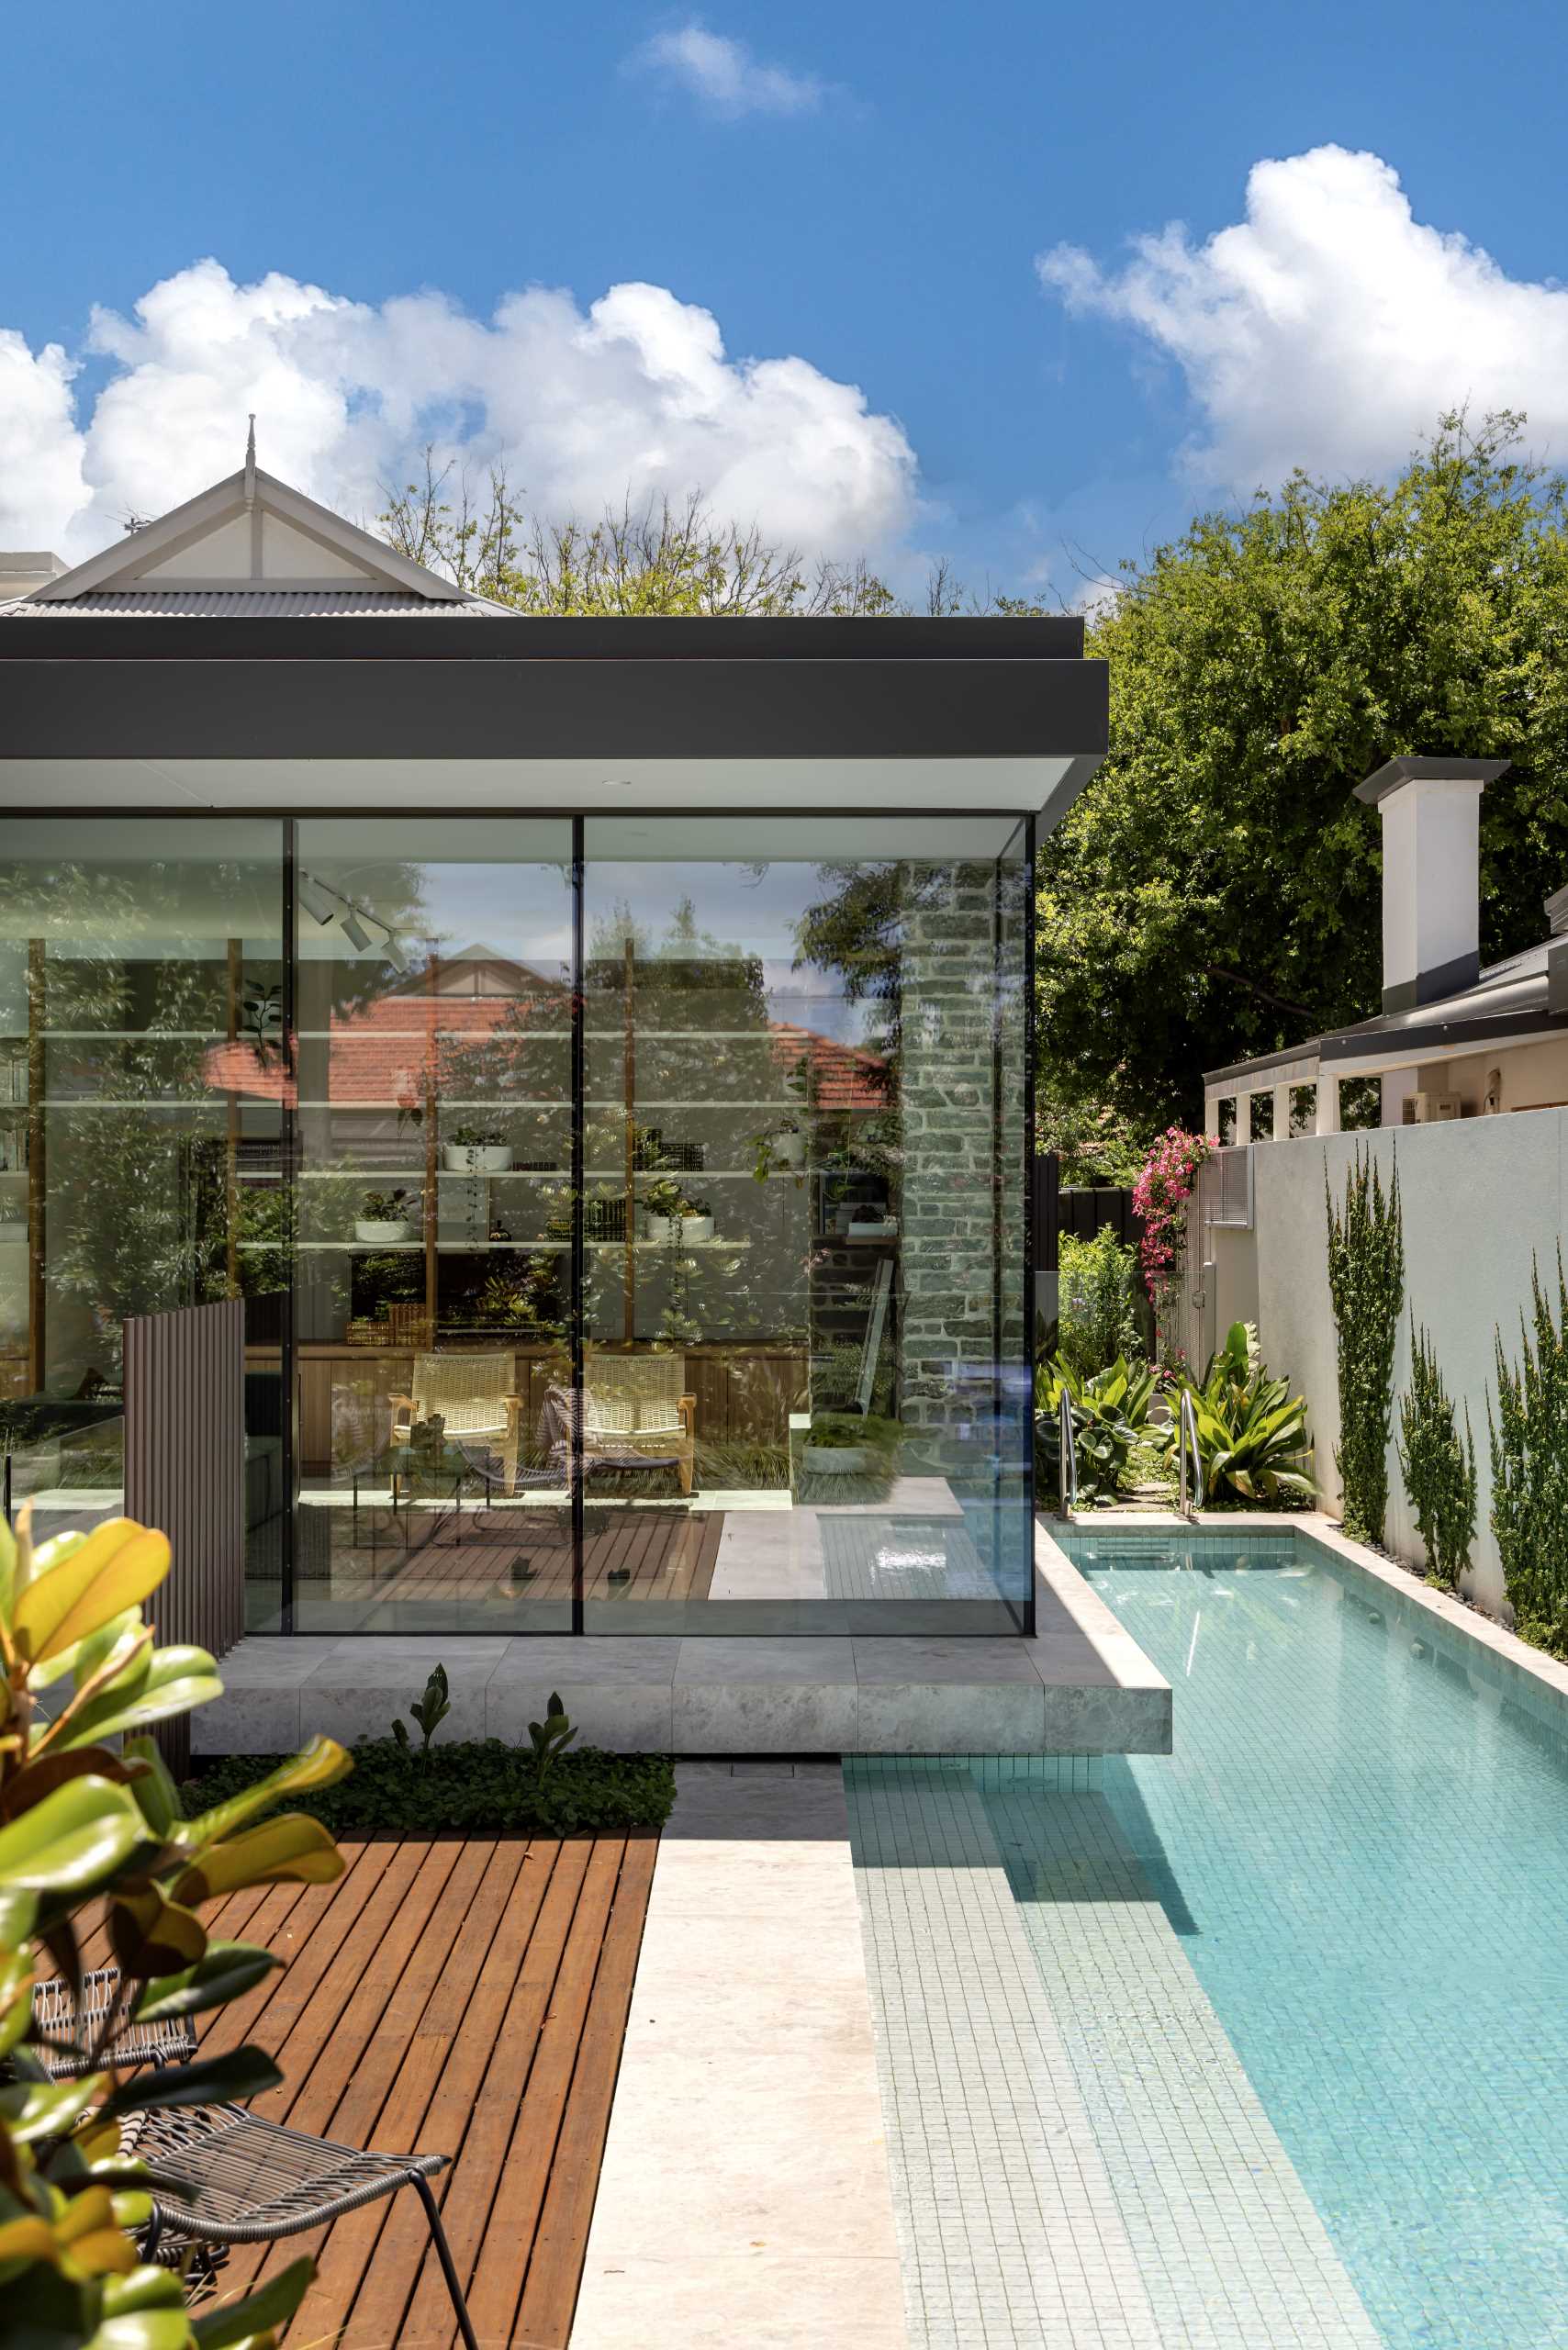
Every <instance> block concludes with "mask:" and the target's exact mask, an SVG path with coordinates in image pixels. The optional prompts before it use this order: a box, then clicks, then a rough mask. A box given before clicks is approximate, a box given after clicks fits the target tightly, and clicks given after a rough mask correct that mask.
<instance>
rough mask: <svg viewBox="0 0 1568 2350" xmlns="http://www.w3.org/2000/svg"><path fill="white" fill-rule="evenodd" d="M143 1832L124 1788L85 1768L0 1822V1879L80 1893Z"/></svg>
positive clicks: (107, 1872) (62, 1893)
mask: <svg viewBox="0 0 1568 2350" xmlns="http://www.w3.org/2000/svg"><path fill="white" fill-rule="evenodd" d="M145 1838H146V1829H145V1827H144V1825H143V1822H142V1818H141V1814H140V1810H139V1809H138V1808H137V1806H136V1804H135V1802H134V1801H133V1800H132V1798H131V1796H129V1794H128V1792H127V1791H126V1789H125V1788H124V1787H118V1786H115V1785H111V1783H110V1782H109V1781H108V1780H107V1779H103V1778H100V1777H99V1776H98V1775H97V1774H96V1773H95V1772H89V1773H88V1774H87V1775H86V1777H85V1778H81V1779H71V1780H68V1781H67V1782H66V1784H65V1785H64V1786H62V1787H56V1788H55V1790H54V1792H53V1793H52V1795H47V1796H44V1797H43V1799H42V1801H41V1802H40V1803H36V1804H35V1805H34V1806H33V1807H32V1809H31V1810H30V1811H26V1812H24V1813H23V1814H22V1816H21V1818H19V1819H13V1820H11V1821H10V1822H9V1823H8V1824H7V1825H6V1827H4V1828H0V1881H8V1882H9V1884H10V1885H12V1886H21V1887H22V1888H23V1890H24V1891H28V1892H37V1893H43V1894H52V1895H54V1896H55V1897H58V1898H63V1897H67V1896H74V1897H80V1896H81V1895H83V1894H84V1893H90V1892H91V1891H92V1890H93V1888H94V1887H95V1886H98V1885H100V1884H102V1883H103V1881H104V1879H105V1878H106V1877H108V1876H111V1875H112V1874H114V1872H115V1870H117V1869H118V1868H122V1867H123V1866H124V1864H125V1863H126V1862H127V1861H128V1860H129V1858H130V1855H131V1854H132V1852H135V1851H136V1850H137V1848H138V1846H139V1845H140V1844H141V1843H142V1842H143V1841H145Z"/></svg>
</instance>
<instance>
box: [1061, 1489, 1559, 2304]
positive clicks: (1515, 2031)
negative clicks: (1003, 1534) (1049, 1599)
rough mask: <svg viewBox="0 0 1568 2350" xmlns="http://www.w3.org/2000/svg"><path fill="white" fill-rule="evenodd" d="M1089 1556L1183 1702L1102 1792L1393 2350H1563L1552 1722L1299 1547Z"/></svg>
mask: <svg viewBox="0 0 1568 2350" xmlns="http://www.w3.org/2000/svg"><path fill="white" fill-rule="evenodd" d="M1069 1547H1070V1550H1071V1552H1072V1555H1073V1557H1074V1559H1075V1561H1077V1563H1078V1564H1079V1566H1080V1567H1081V1569H1082V1570H1083V1572H1085V1573H1086V1574H1087V1575H1088V1577H1089V1578H1090V1580H1091V1581H1092V1583H1093V1584H1094V1585H1095V1587H1096V1588H1097V1589H1098V1590H1099V1592H1100V1593H1101V1595H1102V1596H1103V1598H1104V1599H1106V1600H1107V1601H1108V1603H1109V1604H1110V1606H1112V1607H1113V1608H1114V1610H1115V1613H1116V1614H1117V1616H1118V1617H1120V1618H1121V1620H1122V1622H1123V1623H1124V1624H1125V1625H1126V1628H1127V1629H1128V1630H1129V1631H1130V1632H1131V1633H1132V1634H1133V1635H1134V1637H1135V1638H1136V1639H1137V1641H1138V1643H1139V1645H1140V1646H1141V1647H1142V1648H1143V1649H1144V1650H1145V1651H1146V1652H1147V1653H1148V1655H1149V1656H1150V1657H1152V1658H1153V1659H1154V1661H1155V1662H1156V1663H1157V1664H1158V1665H1159V1668H1160V1670H1161V1672H1163V1673H1166V1674H1167V1675H1168V1676H1169V1678H1170V1681H1171V1682H1172V1684H1173V1685H1174V1687H1175V1691H1176V1751H1175V1754H1174V1755H1173V1756H1171V1757H1170V1758H1168V1759H1156V1758H1152V1757H1150V1758H1142V1757H1133V1758H1123V1759H1118V1760H1116V1761H1114V1762H1113V1761H1109V1760H1108V1761H1107V1762H1106V1763H1105V1765H1104V1774H1103V1788H1104V1794H1105V1796H1106V1799H1107V1801H1108V1802H1109V1804H1110V1806H1111V1807H1112V1810H1113V1812H1114V1816H1115V1818H1116V1821H1117V1823H1118V1825H1119V1827H1120V1829H1121V1830H1122V1833H1123V1835H1124V1836H1125V1837H1126V1841H1128V1842H1129V1843H1130V1844H1131V1845H1132V1847H1133V1849H1134V1850H1135V1852H1137V1854H1138V1856H1139V1858H1140V1860H1141V1862H1142V1863H1143V1866H1144V1868H1145V1870H1146V1872H1147V1873H1148V1876H1149V1878H1150V1879H1151V1881H1152V1882H1153V1884H1154V1886H1156V1888H1157V1890H1158V1892H1159V1897H1160V1899H1161V1901H1162V1902H1163V1904H1164V1907H1165V1910H1166V1914H1167V1916H1168V1917H1169V1918H1170V1921H1171V1923H1172V1925H1173V1926H1174V1927H1175V1929H1176V1930H1177V1932H1178V1933H1179V1934H1180V1935H1181V1936H1182V1946H1183V1948H1184V1949H1185V1951H1186V1953H1187V1955H1188V1957H1189V1959H1190V1960H1191V1962H1192V1964H1193V1969H1194V1971H1195V1972H1196V1974H1197V1975H1198V1978H1199V1980H1200V1982H1201V1983H1202V1985H1203V1987H1204V1991H1205V1992H1206V1993H1207V1995H1208V1997H1209V1999H1210V2000H1211V2001H1212V2003H1213V2005H1214V2007H1215V2009H1216V2011H1217V2013H1218V2015H1219V2018H1220V2020H1221V2022H1222V2023H1223V2025H1224V2026H1225V2029H1226V2032H1227V2034H1228V2036H1229V2038H1230V2040H1231V2042H1232V2043H1233V2044H1234V2046H1235V2048H1236V2050H1237V2053H1238V2055H1239V2057H1240V2059H1241V2061H1242V2063H1243V2065H1245V2066H1246V2069H1247V2072H1248V2074H1249V2076H1250V2078H1251V2080H1252V2082H1253V2084H1254V2086H1255V2087H1256V2088H1257V2090H1258V2093H1259V2095H1260V2098H1261V2099H1262V2102H1263V2105H1264V2107H1265V2109H1266V2110H1267V2113H1268V2115H1269V2118H1270V2120H1271V2121H1272V2123H1273V2125H1274V2128H1275V2130H1276V2131H1277V2132H1278V2133H1279V2136H1280V2138H1281V2139H1282V2142H1283V2143H1284V2146H1285V2148H1286V2150H1287V2152H1288V2153H1289V2154H1290V2156H1291V2158H1292V2160H1293V2162H1294V2165H1295V2167H1296V2170H1297V2172H1298V2173H1299V2175H1300V2177H1301V2179H1302V2181H1303V2183H1304V2185H1305V2188H1306V2189H1307V2192H1308V2193H1309V2194H1310V2196H1311V2197H1312V2199H1313V2201H1314V2203H1315V2204H1316V2208H1317V2210H1318V2211H1319V2213H1320V2214H1321V2216H1322V2218H1323V2221H1324V2222H1325V2224H1326V2225H1327V2229H1328V2232H1329V2235H1330V2237H1331V2239H1332V2242H1333V2244H1334V2247H1335V2249H1336V2251H1337V2252H1338V2255H1339V2257H1340V2259H1341V2260H1342V2261H1343V2263H1344V2265H1345V2266H1346V2268H1347V2269H1348V2271H1349V2272H1350V2277H1351V2278H1352V2280H1353V2282H1354V2284H1355V2286H1356V2288H1357V2289H1358V2291H1359V2292H1360V2294H1361V2300H1362V2301H1363V2303H1364V2305H1365V2308H1366V2310H1367V2312H1368V2314H1369V2315H1370V2317H1371V2318H1372V2322H1374V2324H1375V2325H1376V2327H1377V2329H1378V2331H1379V2333H1380V2334H1381V2335H1382V2338H1383V2342H1384V2344H1386V2345H1387V2350H1550V2345H1556V2344H1563V2345H1568V1747H1565V1743H1564V1740H1563V1738H1562V1734H1561V1732H1560V1730H1559V1729H1558V1728H1557V1727H1556V1725H1555V1724H1554V1723H1552V1722H1551V1720H1550V1719H1549V1718H1547V1717H1546V1716H1545V1714H1544V1711H1543V1714H1542V1715H1541V1716H1540V1717H1537V1716H1535V1715H1533V1714H1531V1713H1528V1712H1526V1711H1524V1710H1523V1709H1522V1708H1521V1707H1519V1706H1518V1705H1517V1704H1515V1703H1513V1702H1511V1701H1510V1700H1509V1699H1508V1698H1506V1696H1505V1695H1503V1694H1502V1692H1501V1691H1499V1690H1498V1689H1496V1688H1495V1687H1493V1686H1490V1685H1488V1684H1486V1683H1484V1681H1482V1680H1481V1679H1479V1678H1478V1677H1477V1676H1476V1675H1475V1673H1473V1671H1471V1670H1469V1669H1467V1665H1466V1662H1465V1660H1464V1658H1463V1657H1462V1654H1461V1653H1460V1652H1459V1651H1458V1650H1457V1649H1455V1650H1453V1651H1449V1650H1447V1649H1443V1650H1439V1649H1438V1648H1436V1647H1434V1645H1433V1643H1432V1640H1431V1639H1430V1637H1429V1635H1428V1631H1427V1628H1426V1625H1425V1623H1424V1622H1417V1621H1415V1620H1413V1619H1412V1618H1411V1617H1410V1616H1408V1615H1407V1614H1406V1612H1405V1611H1404V1610H1403V1609H1400V1608H1399V1607H1397V1606H1394V1605H1392V1604H1390V1603H1388V1602H1385V1601H1384V1600H1383V1596H1382V1595H1380V1594H1379V1593H1378V1592H1377V1591H1376V1590H1375V1588H1372V1587H1370V1586H1369V1585H1368V1584H1367V1583H1365V1582H1364V1581H1363V1580H1362V1579H1361V1578H1359V1577H1355V1576H1354V1575H1353V1571H1350V1570H1342V1569H1340V1568H1338V1566H1337V1565H1336V1564H1335V1563H1334V1562H1333V1561H1331V1560H1330V1558H1329V1556H1328V1554H1327V1552H1325V1551H1322V1550H1318V1549H1317V1548H1316V1546H1315V1545H1313V1544H1311V1543H1309V1542H1307V1541H1302V1542H1301V1543H1300V1544H1299V1545H1297V1544H1295V1543H1294V1542H1291V1541H1279V1542H1274V1541H1264V1542H1262V1543H1257V1542H1254V1543H1252V1544H1250V1545H1249V1550H1248V1552H1247V1554H1246V1555H1245V1556H1243V1555H1241V1554H1240V1553H1239V1550H1227V1549H1225V1548H1223V1547H1220V1546H1212V1547H1211V1546H1210V1545H1208V1544H1202V1545H1199V1546H1197V1547H1196V1548H1194V1549H1193V1550H1165V1549H1162V1548H1161V1549H1157V1548H1155V1547H1152V1546H1150V1545H1148V1544H1139V1545H1137V1546H1136V1547H1134V1546H1130V1545H1123V1546H1121V1547H1119V1548H1118V1547H1116V1546H1114V1544H1112V1543H1109V1542H1104V1541H1100V1540H1097V1539H1092V1538H1090V1537H1088V1536H1085V1535H1082V1534H1080V1535H1076V1536H1074V1537H1072V1538H1070V1543H1069ZM1260 2350H1263V2345H1260Z"/></svg>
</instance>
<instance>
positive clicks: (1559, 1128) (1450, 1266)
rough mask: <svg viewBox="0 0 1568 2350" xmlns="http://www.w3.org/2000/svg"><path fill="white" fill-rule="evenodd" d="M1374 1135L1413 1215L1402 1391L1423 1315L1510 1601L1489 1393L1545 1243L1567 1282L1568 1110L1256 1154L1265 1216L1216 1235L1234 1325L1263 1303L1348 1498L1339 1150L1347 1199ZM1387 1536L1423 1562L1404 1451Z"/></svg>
mask: <svg viewBox="0 0 1568 2350" xmlns="http://www.w3.org/2000/svg"><path fill="white" fill-rule="evenodd" d="M1358 1140H1359V1141H1360V1143H1361V1147H1362V1149H1363V1151H1365V1150H1367V1149H1370V1150H1371V1151H1372V1154H1373V1156H1374V1157H1375V1158H1376V1160H1377V1163H1378V1165H1379V1166H1380V1168H1381V1169H1382V1170H1383V1180H1384V1181H1385V1182H1386V1181H1387V1180H1388V1176H1389V1173H1390V1169H1391V1166H1392V1163H1393V1156H1394V1150H1395V1148H1397V1152H1398V1161H1399V1186H1400V1195H1401V1201H1402V1204H1403V1208H1404V1221H1405V1296H1406V1316H1405V1320H1404V1322H1403V1324H1402V1326H1401V1330H1400V1336H1399V1346H1398V1350H1397V1352H1396V1354H1395V1357H1394V1392H1395V1399H1396V1401H1395V1419H1394V1435H1395V1439H1396V1438H1397V1429H1398V1411H1397V1398H1398V1395H1399V1394H1400V1393H1402V1392H1403V1390H1404V1388H1405V1386H1406V1382H1407V1381H1408V1377H1409V1367H1410V1339H1409V1314H1410V1312H1411V1311H1412V1310H1413V1311H1414V1313H1415V1315H1416V1318H1417V1321H1418V1322H1424V1323H1425V1324H1426V1325H1427V1326H1428V1329H1429V1330H1430V1332H1431V1334H1432V1339H1433V1343H1434V1345H1435V1347H1436V1348H1437V1355H1438V1361H1439V1365H1440V1366H1441V1369H1442V1373H1443V1377H1444V1379H1445V1380H1446V1382H1447V1383H1448V1388H1449V1392H1450V1394H1451V1395H1453V1396H1454V1397H1455V1399H1456V1402H1457V1403H1458V1404H1460V1405H1461V1406H1462V1405H1463V1404H1466V1403H1468V1404H1469V1406H1470V1418H1471V1426H1472V1427H1473V1431H1474V1435H1475V1449H1476V1470H1477V1478H1478V1483H1479V1487H1480V1498H1479V1507H1478V1512H1477V1517H1478V1526H1477V1534H1476V1541H1475V1548H1474V1554H1473V1555H1474V1560H1475V1573H1474V1576H1473V1582H1472V1592H1473V1597H1475V1598H1476V1599H1478V1600H1479V1601H1480V1603H1481V1605H1482V1606H1484V1607H1486V1608H1489V1609H1491V1610H1492V1611H1493V1612H1494V1613H1497V1612H1501V1611H1502V1610H1503V1605H1504V1603H1503V1583H1502V1572H1501V1569H1500V1567H1499V1565H1498V1561H1497V1551H1496V1545H1495V1542H1494V1541H1493V1539H1492V1534H1491V1528H1490V1525H1489V1517H1490V1510H1491V1474H1490V1470H1489V1466H1488V1462H1487V1451H1486V1398H1487V1394H1488V1393H1489V1391H1490V1388H1491V1384H1492V1381H1493V1375H1494V1372H1493V1332H1494V1329H1495V1327H1496V1326H1497V1325H1498V1324H1501V1326H1502V1329H1503V1337H1504V1344H1505V1347H1506V1348H1507V1349H1508V1352H1509V1354H1510V1356H1513V1355H1517V1351H1518V1323H1519V1314H1520V1310H1521V1308H1522V1309H1523V1310H1524V1311H1525V1312H1526V1313H1527V1314H1528V1312H1529V1300H1530V1259H1531V1252H1532V1250H1533V1252H1534V1254H1535V1256H1536V1258H1537V1259H1539V1261H1540V1270H1541V1274H1542V1278H1543V1280H1547V1281H1551V1284H1552V1285H1553V1289H1554V1290H1555V1283H1556V1277H1557V1248H1558V1243H1559V1239H1560V1237H1562V1234H1563V1232H1564V1227H1565V1225H1568V1110H1530V1111H1525V1112H1521V1113H1519V1114H1518V1115H1517V1116H1513V1117H1501V1118H1466V1119H1462V1120H1460V1121H1459V1122H1458V1123H1457V1124H1453V1125H1432V1126H1416V1127H1406V1128H1405V1129H1403V1130H1402V1131H1401V1132H1400V1133H1399V1134H1398V1135H1397V1136H1395V1135H1394V1134H1389V1133H1377V1134H1370V1135H1362V1136H1355V1135H1330V1136H1304V1137H1302V1138H1301V1139H1300V1140H1299V1141H1295V1142H1290V1143H1269V1144H1264V1145H1262V1146H1261V1147H1259V1148H1258V1149H1257V1150H1256V1151H1255V1152H1254V1154H1253V1158H1254V1168H1253V1174H1254V1185H1255V1191H1254V1199H1255V1204H1256V1225H1255V1228H1254V1229H1253V1230H1252V1231H1251V1232H1249V1233H1246V1232H1226V1233H1223V1234H1215V1235H1213V1236H1211V1240H1217V1241H1218V1242H1219V1244H1220V1245H1219V1248H1218V1249H1217V1251H1214V1252H1213V1253H1214V1254H1215V1266H1216V1270H1217V1271H1218V1274H1219V1281H1220V1289H1219V1296H1218V1299H1217V1301H1216V1302H1217V1305H1218V1315H1217V1320H1218V1326H1219V1328H1220V1329H1221V1331H1223V1330H1224V1329H1225V1328H1226V1325H1227V1323H1228V1321H1231V1320H1235V1319H1237V1318H1238V1317H1240V1318H1247V1317H1248V1312H1249V1300H1250V1298H1251V1297H1253V1296H1255V1297H1256V1301H1257V1303H1256V1308H1255V1315H1256V1320H1257V1323H1258V1328H1259V1337H1260V1342H1261V1345H1262V1348H1263V1354H1264V1358H1265V1360H1266V1361H1267V1362H1268V1364H1269V1367H1270V1369H1271V1371H1275V1372H1278V1373H1280V1374H1282V1375H1283V1376H1288V1377H1289V1379H1290V1380H1291V1382H1292V1383H1293V1385H1294V1386H1295V1387H1298V1388H1300V1389H1302V1390H1303V1391H1304V1392H1305V1395H1306V1400H1307V1406H1308V1410H1309V1413H1310V1416H1311V1425H1312V1433H1313V1438H1314V1440H1315V1442H1316V1450H1317V1474H1318V1481H1319V1483H1320V1484H1321V1485H1322V1486H1323V1488H1324V1492H1325V1496H1326V1498H1327V1501H1328V1503H1329V1505H1330V1506H1332V1507H1336V1508H1337V1507H1338V1501H1339V1483H1338V1476H1337V1474H1336V1472H1335V1468H1334V1447H1335V1444H1336V1442H1337V1441H1338V1434H1339V1406H1338V1382H1337V1377H1336V1372H1335V1345H1334V1322H1333V1316H1332V1315H1331V1313H1330V1311H1329V1304H1328V1259H1327V1216H1326V1211H1325V1205H1324V1195H1323V1178H1324V1161H1325V1157H1326V1156H1327V1171H1328V1181H1329V1186H1330V1188H1331V1190H1332V1191H1333V1192H1334V1194H1335V1196H1336V1197H1337V1198H1339V1199H1342V1198H1343V1196H1344V1189H1345V1177H1346V1173H1347V1171H1348V1169H1350V1166H1351V1164H1352V1163H1353V1160H1354V1157H1355V1147H1356V1144H1357V1142H1358ZM1389 1499H1390V1507H1389V1515H1388V1526H1387V1539H1388V1541H1389V1546H1390V1548H1391V1549H1392V1550H1395V1551H1396V1552H1397V1553H1398V1555H1399V1556H1400V1557H1401V1558H1403V1559H1405V1560H1407V1561H1410V1562H1411V1563H1412V1564H1419V1563H1420V1561H1421V1559H1422V1555H1423V1554H1422V1550H1421V1544H1420V1539H1419V1538H1418V1536H1417V1532H1416V1527H1415V1523H1414V1520H1413V1518H1412V1516H1411V1514H1410V1505H1409V1501H1408V1499H1407V1497H1406V1492H1405V1486H1404V1481H1403V1479H1402V1478H1401V1476H1400V1473H1399V1461H1398V1457H1397V1452H1396V1450H1395V1447H1394V1442H1391V1444H1390V1448H1389Z"/></svg>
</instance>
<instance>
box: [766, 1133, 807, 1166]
mask: <svg viewBox="0 0 1568 2350" xmlns="http://www.w3.org/2000/svg"><path fill="white" fill-rule="evenodd" d="M768 1147H769V1149H770V1150H771V1152H772V1154H773V1164H774V1165H775V1167H788V1168H790V1169H795V1168H801V1167H803V1166H804V1165H805V1163H806V1137H805V1136H804V1135H801V1134H787V1135H774V1136H772V1138H771V1141H770V1143H769V1146H768Z"/></svg>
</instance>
